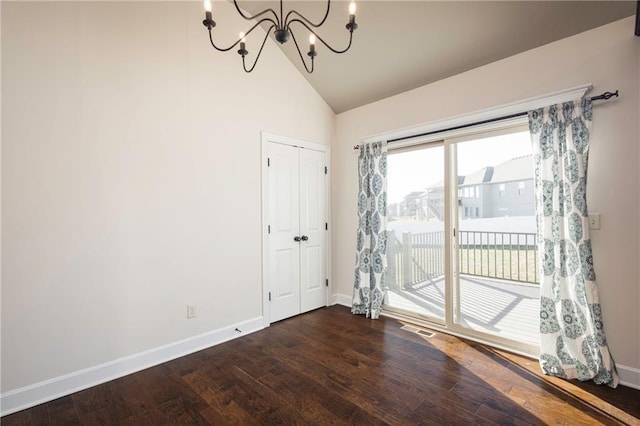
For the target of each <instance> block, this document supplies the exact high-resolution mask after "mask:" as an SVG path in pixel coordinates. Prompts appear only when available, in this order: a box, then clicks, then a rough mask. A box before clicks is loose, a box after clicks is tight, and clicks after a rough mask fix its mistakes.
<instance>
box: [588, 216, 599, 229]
mask: <svg viewBox="0 0 640 426" xmlns="http://www.w3.org/2000/svg"><path fill="white" fill-rule="evenodd" d="M589 229H600V213H589Z"/></svg>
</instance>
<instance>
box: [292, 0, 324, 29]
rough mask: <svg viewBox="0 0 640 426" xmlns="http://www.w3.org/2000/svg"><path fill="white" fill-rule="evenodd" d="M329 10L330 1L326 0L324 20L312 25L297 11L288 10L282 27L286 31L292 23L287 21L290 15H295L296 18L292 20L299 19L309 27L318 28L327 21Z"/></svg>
mask: <svg viewBox="0 0 640 426" xmlns="http://www.w3.org/2000/svg"><path fill="white" fill-rule="evenodd" d="M330 9H331V0H327V11H326V12H325V14H324V18H322V20H321V21H320V22H319V23H317V24H314V23H313V22H311V21H310V20H308V19H307V18H305V17H304V16H302V15H301V14H300V13H299V12H298V11H297V10H293V9H292V10H290V11H289V13H287V17H286V19H285V20H284V26H285V27H286V28H287V29H288V28H289V25H290V24H291V22H292V21H290V20H289V17H290V16H291V15H296V16H297V17H298V18H294V19H301V20H303V21H305V22H306V23H307V24H309V25H310V26H312V27H313V28H319V27H321V26H322V24H324V21H326V20H327V17H328V16H329V10H330Z"/></svg>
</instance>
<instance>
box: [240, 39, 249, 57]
mask: <svg viewBox="0 0 640 426" xmlns="http://www.w3.org/2000/svg"><path fill="white" fill-rule="evenodd" d="M238 38H239V39H240V49H239V50H238V53H239V54H240V56H242V57H243V58H244V57H245V55H246V54H247V53H249V52H247V49H246V45H245V44H244V42H245V40H246V38H245V37H244V33H240V34H238Z"/></svg>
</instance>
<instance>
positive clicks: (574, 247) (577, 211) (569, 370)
mask: <svg viewBox="0 0 640 426" xmlns="http://www.w3.org/2000/svg"><path fill="white" fill-rule="evenodd" d="M591 112H592V110H591V99H589V98H583V99H579V100H575V101H573V102H565V103H563V104H558V105H551V106H548V107H545V108H543V109H538V110H534V111H530V112H529V130H530V132H531V140H532V143H533V152H534V161H535V178H534V179H535V194H536V217H537V223H538V254H539V260H540V262H539V265H540V268H541V271H540V277H541V282H540V338H541V340H540V366H541V367H542V370H543V371H544V373H545V374H548V375H552V376H558V377H562V378H565V379H574V378H577V379H579V380H582V381H584V380H590V379H593V381H594V382H595V383H598V384H608V385H609V386H611V387H616V386H617V385H618V376H617V374H616V370H615V365H614V363H613V359H612V358H611V354H610V353H609V348H608V346H607V342H606V339H605V336H604V326H603V322H602V310H601V309H600V303H599V301H598V289H597V286H596V276H595V272H594V269H593V257H592V254H591V240H590V239H589V224H588V216H587V214H588V210H587V199H586V191H587V163H588V158H589V129H590V127H591V119H592V113H591Z"/></svg>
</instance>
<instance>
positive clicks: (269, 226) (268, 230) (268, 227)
mask: <svg viewBox="0 0 640 426" xmlns="http://www.w3.org/2000/svg"><path fill="white" fill-rule="evenodd" d="M270 233H271V225H267V234H270Z"/></svg>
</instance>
